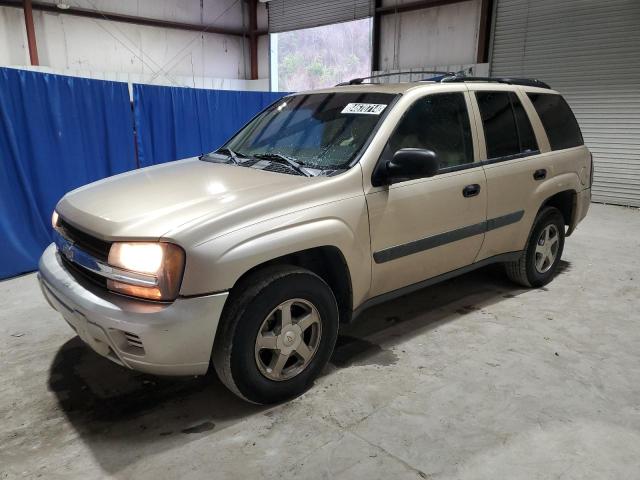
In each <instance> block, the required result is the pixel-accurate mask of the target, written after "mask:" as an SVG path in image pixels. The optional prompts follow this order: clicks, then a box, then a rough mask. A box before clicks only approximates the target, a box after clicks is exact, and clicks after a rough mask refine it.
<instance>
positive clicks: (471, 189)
mask: <svg viewBox="0 0 640 480" xmlns="http://www.w3.org/2000/svg"><path fill="white" fill-rule="evenodd" d="M479 193H480V185H478V184H477V183H472V184H471V185H467V186H466V187H464V188H463V189H462V195H463V196H465V197H475V196H476V195H478V194H479Z"/></svg>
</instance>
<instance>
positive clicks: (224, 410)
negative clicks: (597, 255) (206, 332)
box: [49, 261, 570, 473]
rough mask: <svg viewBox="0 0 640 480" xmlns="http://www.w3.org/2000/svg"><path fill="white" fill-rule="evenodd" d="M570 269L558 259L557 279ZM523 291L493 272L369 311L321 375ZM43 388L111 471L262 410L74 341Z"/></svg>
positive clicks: (374, 357) (209, 384) (212, 379)
mask: <svg viewBox="0 0 640 480" xmlns="http://www.w3.org/2000/svg"><path fill="white" fill-rule="evenodd" d="M569 268H570V265H569V264H568V263H567V262H564V261H563V262H562V265H561V268H560V272H561V273H560V274H562V273H564V272H566V271H568V269H569ZM525 291H527V290H525V289H522V288H519V287H517V286H515V285H514V284H512V283H510V282H509V281H508V280H506V279H505V278H504V275H503V273H502V271H501V270H499V269H498V268H495V267H487V268H484V269H481V270H478V271H476V272H472V273H469V274H466V275H464V276H461V277H458V278H455V279H452V280H449V281H447V282H444V283H441V284H438V285H435V286H432V287H429V288H427V289H424V290H421V291H418V292H415V293H412V294H409V295H406V296H404V297H400V298H398V299H395V300H393V301H390V302H387V303H385V304H382V305H379V306H376V307H374V308H371V309H370V310H368V311H366V312H364V313H363V314H362V315H361V316H360V317H359V318H358V319H357V320H356V321H354V322H353V323H351V324H349V325H346V326H344V327H343V328H341V332H340V335H339V337H338V343H337V345H336V349H335V351H334V354H333V357H332V360H331V365H330V366H328V367H327V369H326V370H325V372H324V373H323V374H324V375H331V372H332V371H333V370H335V368H348V367H349V366H350V365H361V364H368V363H376V364H381V365H388V364H390V363H393V362H394V361H395V360H394V359H395V355H394V354H393V353H390V350H389V348H390V346H393V345H399V344H401V343H402V342H403V341H405V340H406V339H408V338H411V337H414V336H417V335H419V334H422V333H424V332H425V330H428V329H432V328H436V327H437V326H438V325H441V324H443V323H445V322H450V321H455V319H456V318H459V317H460V316H461V315H465V314H467V313H469V312H472V311H474V310H478V309H481V308H484V307H486V306H488V305H490V304H493V303H496V302H500V301H503V300H505V299H509V298H516V297H517V296H518V295H519V294H520V293H522V292H525ZM379 338H384V339H385V342H384V343H385V348H382V347H381V346H380V345H379V344H376V342H375V339H379ZM49 389H50V390H51V391H52V392H53V393H54V394H55V395H56V398H57V401H58V404H59V407H60V409H61V410H62V412H63V414H64V415H65V416H66V417H67V418H68V420H69V421H70V423H71V424H72V425H73V427H74V429H75V430H76V431H77V432H78V433H79V435H80V436H81V437H82V439H83V440H84V442H85V443H86V444H87V445H88V446H89V448H90V449H91V451H92V453H93V454H94V456H95V458H96V460H97V461H98V462H99V463H100V465H101V467H102V468H104V469H105V470H106V471H107V472H109V473H116V472H118V471H120V470H122V469H123V468H125V467H126V466H127V465H129V464H131V463H133V462H135V461H137V460H138V459H140V458H142V457H144V456H145V455H151V454H157V453H158V452H162V451H165V450H169V449H171V448H175V447H176V446H179V445H182V444H184V443H186V442H189V441H191V440H195V439H199V438H202V437H203V436H206V435H209V434H212V433H214V432H219V431H221V430H223V429H225V428H227V427H230V426H232V425H234V424H237V423H238V422H240V421H242V420H243V419H245V418H247V417H249V416H251V415H259V414H262V413H264V412H265V411H266V410H267V408H268V407H261V406H257V405H252V404H249V403H247V402H244V401H242V400H240V399H238V398H237V397H235V396H234V395H233V394H232V393H230V392H229V391H228V390H227V389H226V388H225V387H224V386H223V385H222V384H221V382H220V381H219V380H218V379H217V377H216V375H215V373H213V372H211V373H209V374H207V375H205V376H201V377H185V378H171V377H156V376H151V375H146V374H142V373H137V372H133V371H130V370H127V369H125V368H122V367H120V366H118V365H115V364H113V363H112V362H111V361H109V360H107V359H105V358H103V357H101V356H99V355H97V354H95V353H94V352H93V351H91V350H90V349H89V348H88V347H86V346H85V345H84V344H83V343H82V342H81V341H80V340H79V338H77V337H75V338H73V339H71V340H69V341H68V342H67V343H65V344H64V345H63V346H62V347H61V348H60V350H59V351H58V352H57V354H56V356H55V358H54V360H53V363H52V365H51V368H50V376H49ZM275 408H278V407H275Z"/></svg>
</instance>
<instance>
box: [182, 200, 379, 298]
mask: <svg viewBox="0 0 640 480" xmlns="http://www.w3.org/2000/svg"><path fill="white" fill-rule="evenodd" d="M338 214H339V216H338ZM324 246H333V247H336V248H338V250H340V252H341V253H342V255H343V256H344V259H345V261H346V263H347V267H348V268H349V273H350V275H351V281H352V288H353V301H354V304H356V305H357V304H358V303H359V301H360V300H361V299H362V298H364V297H365V296H366V295H367V293H368V291H369V288H370V286H371V251H370V242H369V224H368V216H367V211H366V205H365V202H364V197H363V196H357V197H353V198H349V199H345V200H340V201H337V202H331V203H330V204H326V205H320V206H316V207H313V208H309V209H306V210H303V211H300V212H296V213H295V214H288V215H284V216H281V217H277V218H273V219H270V220H266V221H263V222H259V223H257V224H254V225H250V226H248V227H244V228H241V229H238V230H236V231H232V232H230V233H228V234H225V235H223V236H220V237H217V238H215V239H212V240H209V241H206V242H203V243H201V244H200V245H197V246H196V247H194V248H192V249H189V250H188V251H187V267H186V269H185V277H184V279H183V283H182V288H181V294H182V295H200V294H204V293H210V292H219V291H226V290H229V289H231V288H232V287H233V286H234V285H235V283H236V282H237V280H238V279H239V278H240V277H241V276H242V275H243V274H244V273H246V272H247V271H249V270H250V269H252V268H254V267H256V266H259V265H261V264H263V263H265V262H268V261H270V260H273V259H276V258H278V257H282V256H284V255H287V254H291V253H295V252H299V251H302V250H308V249H311V248H316V247H324Z"/></svg>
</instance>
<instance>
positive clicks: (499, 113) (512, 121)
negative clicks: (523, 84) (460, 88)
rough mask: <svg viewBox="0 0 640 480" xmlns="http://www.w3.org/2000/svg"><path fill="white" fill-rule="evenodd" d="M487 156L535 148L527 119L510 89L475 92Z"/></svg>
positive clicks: (514, 153)
mask: <svg viewBox="0 0 640 480" xmlns="http://www.w3.org/2000/svg"><path fill="white" fill-rule="evenodd" d="M476 99H477V100H478V107H479V108H480V117H481V118H482V126H483V129H484V137H485V143H486V146H487V158H488V159H498V158H503V157H513V156H518V155H523V154H529V153H532V152H536V151H537V150H538V145H537V143H536V139H535V135H534V134H533V129H532V128H531V123H530V122H529V118H528V117H527V114H526V112H525V110H524V108H523V107H522V104H521V103H520V100H519V99H518V96H517V95H516V94H515V93H513V92H485V91H478V92H476Z"/></svg>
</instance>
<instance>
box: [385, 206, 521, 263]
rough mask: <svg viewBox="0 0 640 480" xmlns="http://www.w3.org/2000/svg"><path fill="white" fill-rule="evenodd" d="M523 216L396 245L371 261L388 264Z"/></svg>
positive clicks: (510, 222)
mask: <svg viewBox="0 0 640 480" xmlns="http://www.w3.org/2000/svg"><path fill="white" fill-rule="evenodd" d="M523 216H524V210H519V211H517V212H513V213H509V214H507V215H502V216H500V217H496V218H490V219H489V220H486V221H484V222H480V223H476V224H474V225H468V226H466V227H462V228H457V229H455V230H451V231H449V232H445V233H440V234H438V235H433V236H431V237H426V238H421V239H420V240H416V241H414V242H409V243H403V244H402V245H396V246H395V247H389V248H385V249H384V250H380V251H378V252H374V253H373V260H374V261H375V262H376V263H385V262H390V261H391V260H396V259H398V258H401V257H406V256H407V255H412V254H414V253H418V252H422V251H424V250H429V249H431V248H435V247H439V246H441V245H445V244H447V243H451V242H457V241H458V240H463V239H465V238H467V237H473V236H474V235H479V234H481V233H485V232H489V231H491V230H495V229H496V228H500V227H505V226H507V225H511V224H512V223H516V222H519V221H520V220H521V219H522V217H523Z"/></svg>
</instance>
